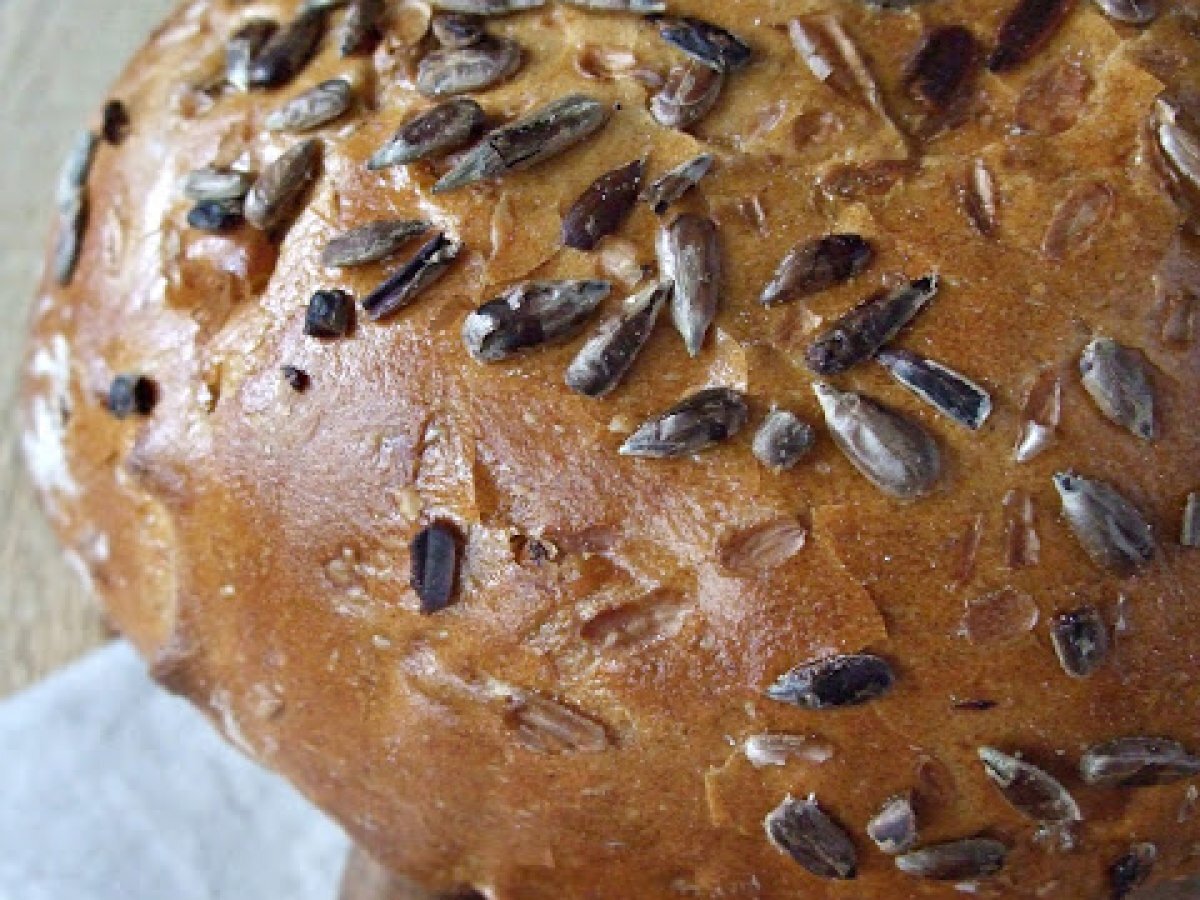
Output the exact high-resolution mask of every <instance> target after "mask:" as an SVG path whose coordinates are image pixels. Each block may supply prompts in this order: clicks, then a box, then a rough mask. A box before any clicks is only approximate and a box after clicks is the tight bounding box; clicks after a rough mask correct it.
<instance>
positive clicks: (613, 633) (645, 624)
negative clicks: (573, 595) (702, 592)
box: [579, 588, 690, 650]
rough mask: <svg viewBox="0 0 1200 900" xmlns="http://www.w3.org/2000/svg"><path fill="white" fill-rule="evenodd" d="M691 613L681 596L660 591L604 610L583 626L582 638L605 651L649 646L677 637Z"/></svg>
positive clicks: (666, 589) (671, 592)
mask: <svg viewBox="0 0 1200 900" xmlns="http://www.w3.org/2000/svg"><path fill="white" fill-rule="evenodd" d="M689 614H690V609H689V608H688V606H687V605H686V604H685V603H683V597H682V596H681V595H680V594H678V593H677V592H675V591H672V590H670V589H669V588H660V589H658V590H654V591H651V592H650V593H649V594H647V595H646V596H645V597H642V598H640V599H638V600H634V601H633V602H631V603H625V604H622V605H621V606H617V607H614V608H610V609H605V610H603V611H602V612H600V613H598V614H597V615H595V616H593V617H592V618H591V619H589V620H588V621H587V622H585V623H584V624H583V625H582V626H581V627H580V629H579V636H580V637H581V638H583V639H584V640H585V641H587V642H588V643H590V644H595V645H596V646H598V647H601V648H603V649H605V650H613V649H618V648H620V649H628V648H632V647H636V646H646V645H649V644H652V643H654V642H656V641H662V640H669V639H671V638H673V637H676V636H677V635H678V634H679V632H680V631H682V630H683V626H684V622H685V620H686V619H687V617H688V615H689Z"/></svg>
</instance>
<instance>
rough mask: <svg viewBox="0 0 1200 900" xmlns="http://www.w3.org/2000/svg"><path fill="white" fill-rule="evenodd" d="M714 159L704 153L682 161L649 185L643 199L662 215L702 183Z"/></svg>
mask: <svg viewBox="0 0 1200 900" xmlns="http://www.w3.org/2000/svg"><path fill="white" fill-rule="evenodd" d="M713 160H714V157H713V156H712V155H711V154H709V153H703V154H701V155H700V156H696V157H693V158H692V159H689V160H688V161H687V162H685V163H681V164H680V165H678V166H676V167H675V168H674V169H671V171H669V172H667V173H666V174H664V175H663V176H662V177H661V178H659V179H658V180H657V181H655V182H654V183H653V184H651V185H649V186H647V188H646V190H645V192H644V193H643V194H642V199H643V200H644V201H646V203H648V204H650V208H651V209H653V210H654V212H655V213H656V214H657V215H660V216H661V215H662V214H663V213H665V212H666V211H667V210H668V209H670V207H671V204H672V203H674V202H675V201H676V200H678V199H679V198H680V197H682V196H683V195H684V194H686V193H687V192H688V191H690V190H691V189H692V188H694V187H695V186H696V185H697V184H699V183H700V179H701V178H703V177H704V176H705V175H707V174H708V173H709V171H710V170H711V169H712V165H713Z"/></svg>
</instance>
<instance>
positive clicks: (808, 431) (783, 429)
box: [753, 409, 817, 471]
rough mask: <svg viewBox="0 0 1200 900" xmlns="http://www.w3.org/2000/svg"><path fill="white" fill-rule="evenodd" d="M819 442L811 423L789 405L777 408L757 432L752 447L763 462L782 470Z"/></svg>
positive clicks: (793, 463)
mask: <svg viewBox="0 0 1200 900" xmlns="http://www.w3.org/2000/svg"><path fill="white" fill-rule="evenodd" d="M816 442H817V433H816V432H815V431H814V430H813V427H812V426H811V425H809V424H808V423H807V422H805V421H804V420H803V419H801V418H800V417H799V416H797V415H796V414H795V413H792V412H788V411H787V410H786V409H774V410H771V413H770V415H768V416H767V418H766V419H765V420H764V421H763V423H762V425H761V426H760V427H759V429H758V432H757V433H756V434H755V435H754V444H753V451H754V455H755V457H756V458H757V459H758V461H759V462H761V463H762V464H763V465H764V466H767V467H768V468H770V469H775V470H776V471H783V470H785V469H790V468H792V467H794V466H795V465H796V463H798V462H800V460H802V459H803V458H804V457H805V456H807V455H808V454H809V453H810V452H812V448H813V447H814V445H815V444H816Z"/></svg>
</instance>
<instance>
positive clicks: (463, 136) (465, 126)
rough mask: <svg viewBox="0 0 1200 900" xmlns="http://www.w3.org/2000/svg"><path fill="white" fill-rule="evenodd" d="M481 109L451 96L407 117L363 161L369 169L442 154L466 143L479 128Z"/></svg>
mask: <svg viewBox="0 0 1200 900" xmlns="http://www.w3.org/2000/svg"><path fill="white" fill-rule="evenodd" d="M485 118H486V117H485V115H484V112H483V108H482V107H481V106H480V105H479V104H478V103H476V102H475V101H474V100H472V99H471V98H470V97H455V98H453V99H451V100H447V101H445V102H444V103H439V104H438V105H437V106H435V107H433V108H432V109H428V110H426V111H425V112H423V113H420V114H418V115H417V116H414V117H413V118H412V119H409V120H408V121H407V122H405V123H404V124H403V125H401V126H400V127H399V128H398V129H397V130H396V133H395V134H394V135H392V137H391V138H390V139H389V140H388V142H387V143H386V144H384V145H383V146H382V147H380V148H379V149H378V150H376V151H375V153H374V155H373V156H372V157H371V158H370V159H369V160H368V161H367V168H368V169H371V170H373V171H374V170H377V169H385V168H387V167H388V166H400V165H407V164H408V163H412V162H416V161H417V160H419V159H428V158H429V157H432V156H444V155H445V154H447V153H451V152H453V151H455V150H458V149H460V148H462V147H465V146H466V145H467V144H469V143H470V142H471V141H472V140H473V139H474V138H475V136H476V135H477V134H478V133H479V131H480V130H481V129H482V128H483V123H484V121H485Z"/></svg>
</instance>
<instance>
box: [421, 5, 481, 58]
mask: <svg viewBox="0 0 1200 900" xmlns="http://www.w3.org/2000/svg"><path fill="white" fill-rule="evenodd" d="M430 27H431V28H432V29H433V36H434V38H435V39H436V40H437V42H438V43H439V44H441V45H442V46H443V47H446V48H447V49H449V50H462V49H464V48H466V47H473V46H475V45H476V44H478V43H479V42H480V41H482V40H483V39H484V38H485V37H487V32H486V30H485V29H484V25H483V19H481V18H479V17H478V16H470V15H466V14H465V13H438V14H437V15H435V16H434V17H433V22H432V23H431V26H430Z"/></svg>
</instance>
